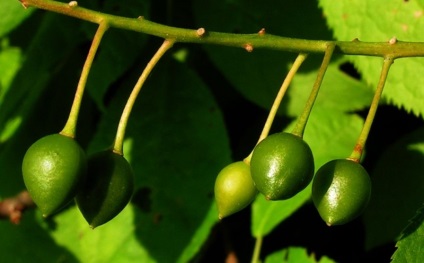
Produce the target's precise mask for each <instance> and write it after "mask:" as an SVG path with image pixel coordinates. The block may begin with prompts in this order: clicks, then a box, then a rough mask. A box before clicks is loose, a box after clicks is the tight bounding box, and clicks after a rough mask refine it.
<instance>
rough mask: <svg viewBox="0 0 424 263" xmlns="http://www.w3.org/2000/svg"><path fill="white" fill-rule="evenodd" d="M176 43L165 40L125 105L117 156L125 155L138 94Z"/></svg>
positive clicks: (116, 150) (120, 123)
mask: <svg viewBox="0 0 424 263" xmlns="http://www.w3.org/2000/svg"><path fill="white" fill-rule="evenodd" d="M174 43H175V40H173V39H165V41H164V42H163V43H162V45H161V46H160V48H159V49H158V50H157V51H156V53H155V54H154V56H153V57H152V59H151V60H150V61H149V63H147V65H146V67H145V68H144V70H143V72H142V73H141V75H140V78H139V79H138V81H137V83H136V84H135V86H134V88H133V90H132V92H131V94H130V96H129V98H128V101H127V103H126V104H125V108H124V110H123V112H122V115H121V119H120V120H119V125H118V130H117V132H116V136H115V142H114V144H113V151H114V152H115V153H117V154H120V155H123V143H124V137H125V130H126V127H127V123H128V119H129V116H130V114H131V110H132V108H133V106H134V103H135V100H136V99H137V96H138V93H139V92H140V90H141V88H142V87H143V84H144V83H145V82H146V79H147V77H148V76H149V74H150V72H152V70H153V68H154V67H155V66H156V64H157V63H158V62H159V60H160V59H161V57H162V56H163V55H164V54H165V53H166V51H168V50H169V49H170V48H171V47H172V46H173V45H174Z"/></svg>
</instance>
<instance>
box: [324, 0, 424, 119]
mask: <svg viewBox="0 0 424 263" xmlns="http://www.w3.org/2000/svg"><path fill="white" fill-rule="evenodd" d="M320 6H321V7H322V8H323V11H324V14H325V16H326V18H327V21H328V25H329V26H330V27H331V28H332V29H333V30H334V36H335V37H336V38H337V39H338V40H344V41H351V40H352V39H354V38H358V39H359V40H361V41H379V42H385V41H388V40H389V39H390V38H392V37H396V38H398V39H400V40H404V41H422V37H421V29H422V28H423V26H424V20H423V18H422V17H423V12H422V9H423V5H422V4H421V5H420V4H419V3H418V2H417V1H384V0H376V1H367V2H364V1H360V0H354V1H349V2H345V1H338V2H335V1H331V0H320ZM382 6H384V8H381V7H382ZM349 60H350V61H352V62H353V63H354V65H355V66H356V68H357V69H358V70H359V72H360V73H361V75H362V77H363V79H364V80H365V81H366V82H367V83H370V84H371V85H373V86H376V85H377V82H378V78H379V76H380V70H381V66H382V58H370V57H363V56H349ZM423 71H424V59H423V58H408V59H400V60H396V61H395V64H394V65H393V66H392V68H391V69H390V74H389V77H388V79H387V82H386V87H385V90H384V93H383V96H384V97H385V98H386V99H387V100H388V101H389V102H390V103H391V104H393V105H396V106H398V107H400V108H405V109H406V110H407V111H408V112H409V111H412V112H413V113H414V114H416V115H421V116H422V115H423V113H424V104H423V103H422V101H423V100H424V90H423V89H422V87H421V83H422V82H423V81H424V76H423V74H422V72H423Z"/></svg>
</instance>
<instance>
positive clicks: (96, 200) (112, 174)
mask: <svg viewBox="0 0 424 263" xmlns="http://www.w3.org/2000/svg"><path fill="white" fill-rule="evenodd" d="M133 191H134V173H133V170H132V167H131V165H130V164H129V163H128V161H127V160H126V159H125V158H124V156H122V155H120V154H117V153H115V152H113V151H111V150H106V151H102V152H99V153H96V154H94V155H92V156H90V157H89V158H88V167H87V179H86V182H85V184H84V185H83V187H82V189H81V190H80V191H79V192H78V194H77V196H76V203H77V205H78V208H79V210H80V211H81V213H82V215H83V216H84V218H85V220H86V221H87V222H88V224H89V225H90V227H91V228H95V227H98V226H100V225H103V224H105V223H107V222H109V221H110V220H112V219H113V218H114V217H115V216H117V215H118V214H119V213H120V212H121V211H122V210H123V209H124V208H125V206H126V205H127V204H128V202H129V201H130V199H131V196H132V194H133Z"/></svg>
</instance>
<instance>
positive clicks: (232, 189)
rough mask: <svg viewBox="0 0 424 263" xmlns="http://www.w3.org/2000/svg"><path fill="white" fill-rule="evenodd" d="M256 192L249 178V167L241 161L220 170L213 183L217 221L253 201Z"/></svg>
mask: <svg viewBox="0 0 424 263" xmlns="http://www.w3.org/2000/svg"><path fill="white" fill-rule="evenodd" d="M257 193H258V191H257V189H256V187H255V185H254V183H253V180H252V177H251V176H250V167H249V165H247V164H246V163H245V162H243V161H239V162H235V163H231V164H229V165H227V166H226V167H224V169H222V170H221V171H220V172H219V174H218V176H217V178H216V181H215V200H216V203H217V206H218V216H219V219H222V218H224V217H227V216H229V215H231V214H234V213H236V212H238V211H240V210H242V209H243V208H245V207H246V206H248V205H249V204H250V203H252V201H253V200H254V199H255V197H256V195H257Z"/></svg>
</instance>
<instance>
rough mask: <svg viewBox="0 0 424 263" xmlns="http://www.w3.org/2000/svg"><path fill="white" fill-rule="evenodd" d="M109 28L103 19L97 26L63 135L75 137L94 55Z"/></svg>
mask: <svg viewBox="0 0 424 263" xmlns="http://www.w3.org/2000/svg"><path fill="white" fill-rule="evenodd" d="M108 28H109V24H108V23H107V22H105V21H101V22H100V23H99V27H98V28H97V31H96V34H95V35H94V38H93V41H92V43H91V47H90V50H89V51H88V55H87V58H86V60H85V63H84V66H83V68H82V72H81V76H80V79H79V82H78V86H77V90H76V92H75V97H74V101H73V103H72V107H71V112H70V114H69V117H68V120H67V122H66V124H65V127H64V128H63V129H62V131H61V132H60V134H62V135H65V136H68V137H71V138H74V137H75V133H76V126H77V121H78V114H79V110H80V107H81V101H82V97H83V94H84V89H85V85H86V84H87V78H88V74H89V72H90V69H91V66H92V64H93V60H94V57H95V56H96V53H97V49H98V48H99V45H100V42H101V40H102V38H103V35H104V33H105V32H106V31H107V30H108Z"/></svg>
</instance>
